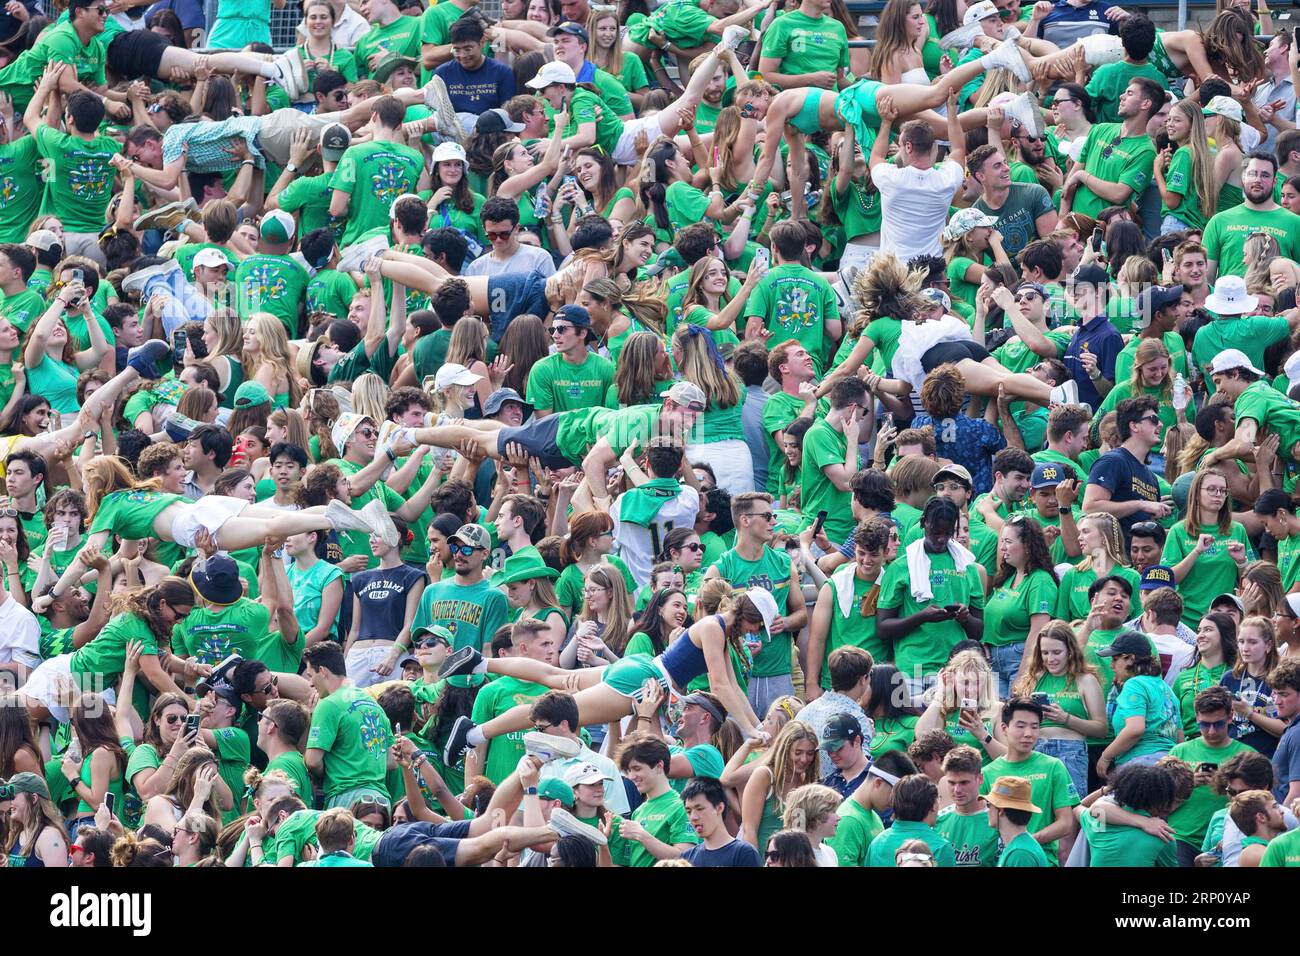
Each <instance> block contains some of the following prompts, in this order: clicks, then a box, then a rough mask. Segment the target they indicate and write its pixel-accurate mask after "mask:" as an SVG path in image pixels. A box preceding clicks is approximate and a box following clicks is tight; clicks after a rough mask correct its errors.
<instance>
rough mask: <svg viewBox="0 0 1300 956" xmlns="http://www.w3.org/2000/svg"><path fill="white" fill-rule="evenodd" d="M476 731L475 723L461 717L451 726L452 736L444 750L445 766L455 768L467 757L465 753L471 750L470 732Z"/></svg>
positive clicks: (443, 759) (443, 760)
mask: <svg viewBox="0 0 1300 956" xmlns="http://www.w3.org/2000/svg"><path fill="white" fill-rule="evenodd" d="M473 729H474V721H472V720H470V719H469V718H468V717H465V716H460V717H457V718H456V722H455V723H454V724H452V725H451V735H450V736H449V737H448V738H447V744H446V746H445V747H443V748H442V762H443V764H444V765H445V766H448V767H454V766H456V764H458V763H459V762H460V758H461V757H463V756H465V751H467V750H469V741H468V740H467V739H466V738H468V737H469V732H470V731H471V730H473Z"/></svg>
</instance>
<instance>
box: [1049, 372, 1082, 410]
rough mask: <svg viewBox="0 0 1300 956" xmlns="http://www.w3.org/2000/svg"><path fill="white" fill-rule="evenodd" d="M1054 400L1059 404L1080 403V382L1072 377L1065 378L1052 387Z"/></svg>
mask: <svg viewBox="0 0 1300 956" xmlns="http://www.w3.org/2000/svg"><path fill="white" fill-rule="evenodd" d="M1052 401H1053V402H1056V403H1057V404H1058V405H1078V404H1079V383H1078V382H1076V381H1075V380H1074V379H1072V378H1071V379H1067V380H1065V381H1064V382H1062V383H1061V384H1060V385H1058V386H1056V388H1054V389H1052Z"/></svg>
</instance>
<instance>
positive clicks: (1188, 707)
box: [1173, 661, 1228, 746]
mask: <svg viewBox="0 0 1300 956" xmlns="http://www.w3.org/2000/svg"><path fill="white" fill-rule="evenodd" d="M1227 669H1228V665H1227V664H1226V663H1225V664H1219V665H1218V666H1217V667H1206V666H1205V664H1204V663H1203V662H1202V661H1197V662H1196V663H1195V664H1192V665H1191V666H1190V667H1185V668H1183V669H1182V670H1181V671H1179V672H1178V676H1177V677H1175V678H1174V686H1173V691H1174V696H1175V697H1177V698H1178V712H1179V716H1180V718H1181V719H1182V722H1183V735H1184V736H1185V737H1186V738H1187V739H1188V740H1189V741H1190V740H1191V739H1192V738H1193V737H1196V736H1199V735H1200V730H1199V729H1197V726H1196V708H1195V706H1194V705H1195V702H1196V695H1197V694H1199V693H1200V692H1201V691H1203V690H1206V689H1207V688H1210V687H1213V686H1214V685H1215V684H1217V683H1219V678H1221V677H1222V676H1223V672H1224V671H1226V670H1227ZM1179 746H1181V744H1180V745H1179Z"/></svg>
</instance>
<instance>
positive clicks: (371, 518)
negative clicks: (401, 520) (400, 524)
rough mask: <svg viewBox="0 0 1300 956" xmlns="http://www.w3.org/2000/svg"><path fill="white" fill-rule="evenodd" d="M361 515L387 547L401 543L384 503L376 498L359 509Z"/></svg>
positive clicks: (393, 546)
mask: <svg viewBox="0 0 1300 956" xmlns="http://www.w3.org/2000/svg"><path fill="white" fill-rule="evenodd" d="M361 517H363V518H365V519H366V521H367V522H369V524H370V530H371V531H372V532H373V533H374V534H377V535H379V537H380V539H381V540H382V541H383V542H384V544H386V545H388V547H390V548H395V547H397V545H399V544H401V543H402V539H401V538H399V537H398V535H397V526H396V525H394V524H393V519H392V518H391V517H389V514H388V509H387V508H386V507H384V503H383V502H382V501H380V500H379V499H378V498H376V499H375V500H374V501H372V502H370V503H369V504H368V505H366V506H365V507H364V508H362V509H361Z"/></svg>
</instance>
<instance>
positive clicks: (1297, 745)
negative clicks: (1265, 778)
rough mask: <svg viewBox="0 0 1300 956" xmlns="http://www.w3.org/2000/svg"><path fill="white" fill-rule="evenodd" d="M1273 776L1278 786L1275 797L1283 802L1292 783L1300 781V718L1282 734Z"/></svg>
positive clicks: (1274, 760)
mask: <svg viewBox="0 0 1300 956" xmlns="http://www.w3.org/2000/svg"><path fill="white" fill-rule="evenodd" d="M1273 776H1274V778H1275V779H1276V780H1277V786H1275V787H1274V788H1273V796H1275V797H1277V798H1278V799H1279V800H1282V799H1284V798H1285V797H1286V795H1287V791H1289V790H1290V789H1291V781H1293V780H1300V717H1297V718H1295V719H1294V720H1292V721H1291V723H1290V724H1289V725H1288V726H1287V728H1286V730H1285V731H1284V732H1283V733H1282V737H1281V739H1280V740H1278V742H1277V749H1276V750H1275V751H1273Z"/></svg>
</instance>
